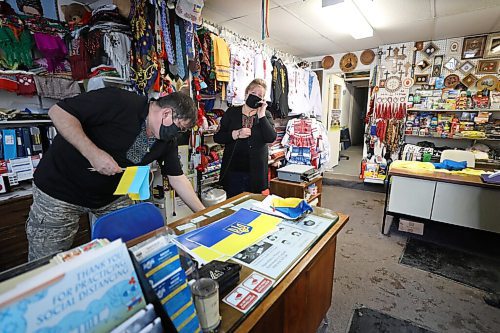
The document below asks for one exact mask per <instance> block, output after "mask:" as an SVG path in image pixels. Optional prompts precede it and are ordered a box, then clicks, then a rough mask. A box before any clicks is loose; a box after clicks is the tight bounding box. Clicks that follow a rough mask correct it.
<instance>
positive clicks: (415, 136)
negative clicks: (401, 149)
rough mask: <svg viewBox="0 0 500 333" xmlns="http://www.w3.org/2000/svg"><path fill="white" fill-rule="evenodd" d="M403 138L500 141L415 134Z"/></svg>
mask: <svg viewBox="0 0 500 333" xmlns="http://www.w3.org/2000/svg"><path fill="white" fill-rule="evenodd" d="M404 136H409V137H414V138H425V139H441V140H478V141H500V139H493V138H463V137H462V138H461V137H453V138H443V137H440V136H431V135H427V136H422V135H415V134H404Z"/></svg>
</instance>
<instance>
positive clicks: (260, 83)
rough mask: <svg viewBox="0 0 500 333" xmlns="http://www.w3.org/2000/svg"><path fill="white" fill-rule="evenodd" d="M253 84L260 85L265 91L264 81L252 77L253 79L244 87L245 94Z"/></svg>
mask: <svg viewBox="0 0 500 333" xmlns="http://www.w3.org/2000/svg"><path fill="white" fill-rule="evenodd" d="M255 86H261V87H262V88H264V90H266V91H267V84H266V81H264V80H262V79H253V81H252V82H250V84H249V85H248V86H247V87H246V89H245V95H248V92H249V91H250V89H252V88H253V87H255Z"/></svg>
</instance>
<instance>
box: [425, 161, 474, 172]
mask: <svg viewBox="0 0 500 333" xmlns="http://www.w3.org/2000/svg"><path fill="white" fill-rule="evenodd" d="M433 164H434V167H435V168H436V169H446V170H450V171H460V170H463V169H465V168H467V162H466V161H461V162H457V161H453V160H444V161H443V162H441V163H433Z"/></svg>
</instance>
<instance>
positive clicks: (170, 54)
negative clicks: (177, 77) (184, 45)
mask: <svg viewBox="0 0 500 333" xmlns="http://www.w3.org/2000/svg"><path fill="white" fill-rule="evenodd" d="M169 31H170V30H169V27H168V24H167V8H166V5H165V0H162V1H161V32H162V34H163V42H164V43H165V50H166V51H167V59H168V62H169V63H170V64H174V63H175V57H174V46H173V45H172V39H171V38H170V33H169Z"/></svg>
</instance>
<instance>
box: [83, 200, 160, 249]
mask: <svg viewBox="0 0 500 333" xmlns="http://www.w3.org/2000/svg"><path fill="white" fill-rule="evenodd" d="M164 225H165V224H164V221H163V216H162V215H161V213H160V210H159V209H158V208H156V207H155V206H154V205H153V204H152V203H150V202H143V203H140V204H137V205H132V206H128V207H125V208H122V209H118V210H115V211H114V212H111V213H109V214H106V215H103V216H101V217H100V218H98V219H97V220H96V221H95V223H94V225H93V226H92V239H97V238H107V239H108V240H110V241H114V240H115V239H118V238H121V239H122V241H124V242H127V241H129V240H131V239H134V238H137V237H139V236H142V235H144V234H146V233H148V232H150V231H153V230H156V229H158V228H161V227H163V226H164Z"/></svg>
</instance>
